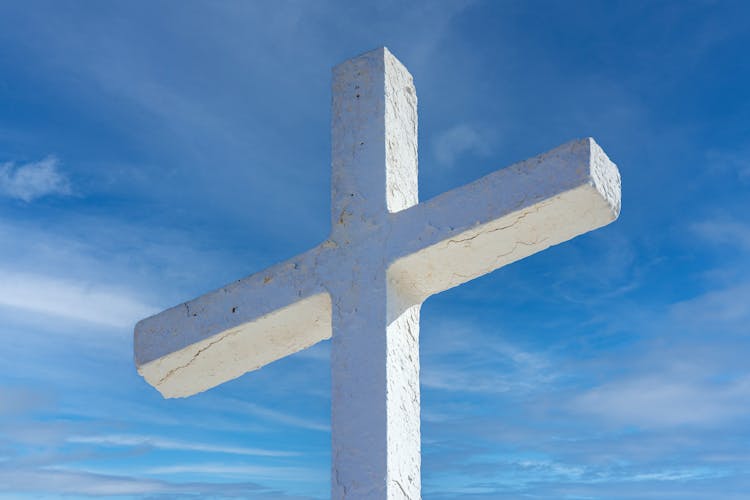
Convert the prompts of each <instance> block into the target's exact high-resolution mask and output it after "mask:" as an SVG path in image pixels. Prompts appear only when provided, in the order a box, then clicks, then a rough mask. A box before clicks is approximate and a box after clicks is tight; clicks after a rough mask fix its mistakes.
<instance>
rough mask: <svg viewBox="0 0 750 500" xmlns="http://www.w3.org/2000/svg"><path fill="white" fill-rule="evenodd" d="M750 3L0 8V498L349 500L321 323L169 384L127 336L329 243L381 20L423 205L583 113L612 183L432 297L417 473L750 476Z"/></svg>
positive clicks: (620, 492)
mask: <svg viewBox="0 0 750 500" xmlns="http://www.w3.org/2000/svg"><path fill="white" fill-rule="evenodd" d="M747 5H748V4H747V3H744V2H698V1H692V2H658V1H656V2H640V1H628V2H604V1H597V2H584V1H577V2H540V1H529V2H489V1H487V2H481V1H476V2H472V1H455V2H438V1H430V2H403V1H380V2H377V3H371V4H369V5H368V4H365V3H361V2H343V1H342V2H302V1H300V2H288V1H272V2H271V1H269V2H261V1H252V2H239V1H238V2H226V1H217V2H195V1H182V2H177V1H174V2H167V1H162V2H140V1H139V2H82V1H81V2H71V1H55V2H42V1H27V0H24V1H20V0H19V1H5V2H2V3H0V339H1V340H2V342H1V343H0V498H13V499H16V498H61V497H66V498H86V497H89V496H92V497H103V498H106V497H110V496H117V497H118V498H153V499H162V498H191V497H198V496H202V497H210V498H261V499H276V498H282V499H283V498H299V499H302V498H314V499H323V498H327V497H328V495H329V467H330V450H329V446H330V418H329V405H330V395H329V391H330V376H329V346H328V343H327V342H323V343H321V344H319V345H317V346H315V347H314V348H312V349H310V350H308V351H304V352H301V353H299V354H297V355H294V356H292V357H290V358H287V359H284V360H281V361H278V362H276V363H273V364H272V365H269V366H267V367H265V368H263V369H262V370H260V371H257V372H253V373H251V374H248V375H245V376H243V377H241V378H239V379H237V380H235V381H232V382H230V383H227V384H225V385H223V386H221V387H219V388H216V389H214V390H211V391H208V392H206V393H203V394H200V395H198V396H195V397H192V398H189V399H180V400H163V399H162V398H161V396H160V395H159V394H158V393H157V392H156V391H155V390H154V389H153V388H151V387H150V386H148V385H147V384H146V383H145V382H144V381H143V380H142V379H141V378H140V377H139V376H138V375H137V373H136V371H135V367H134V364H133V358H132V329H133V325H134V324H135V322H136V321H137V320H139V319H141V318H142V317H144V316H147V315H149V314H151V313H155V312H158V311H159V310H161V309H164V308H166V307H170V306H173V305H175V304H178V303H180V302H182V301H184V300H187V299H190V298H193V297H195V296H197V295H200V294H202V293H204V292H206V291H208V290H212V289H214V288H217V287H219V286H221V285H223V284H225V283H227V282H230V281H232V280H235V279H237V278H240V277H243V276H245V275H248V274H251V273H253V272H256V271H259V270H262V269H263V268H265V267H267V266H269V265H271V264H273V263H276V262H278V261H281V260H284V259H287V258H290V257H292V256H294V255H296V254H298V253H300V252H303V251H305V250H307V249H308V248H310V247H312V246H314V245H316V244H318V243H319V242H320V241H322V240H323V239H325V237H326V236H327V234H328V231H329V196H330V181H329V159H330V149H329V148H330V140H329V139H330V138H329V120H330V100H331V96H330V70H331V68H332V66H334V65H335V64H337V63H339V62H341V61H343V60H345V59H348V58H350V57H353V56H356V55H358V54H360V53H362V52H365V51H367V50H370V49H373V48H375V47H378V46H381V45H386V46H388V47H389V48H390V49H391V51H392V52H393V53H394V54H395V55H396V56H397V57H398V58H399V59H400V60H401V61H402V62H403V63H404V64H405V65H406V66H407V67H408V68H409V70H410V71H411V73H412V74H413V75H414V79H415V83H416V87H417V91H418V95H419V112H420V115H419V117H420V122H419V140H420V197H421V199H422V200H425V199H429V198H431V197H433V196H435V195H437V194H439V193H441V192H443V191H445V190H448V189H451V188H454V187H457V186H460V185H462V184H465V183H467V182H470V181H472V180H474V179H476V178H478V177H480V176H482V175H485V174H487V173H490V172H492V171H494V170H496V169H498V168H501V167H504V166H507V165H510V164H512V163H514V162H517V161H520V160H523V159H526V158H528V157H532V156H535V155H537V154H540V153H542V152H545V151H548V150H550V149H552V148H554V147H556V146H558V145H560V144H562V143H565V142H568V141H569V140H571V139H575V138H580V137H585V136H593V137H594V138H595V139H596V140H597V141H598V142H599V143H600V144H601V145H602V147H603V148H604V149H605V151H606V152H607V153H608V155H609V156H610V158H612V160H613V161H614V162H616V163H617V164H618V166H619V168H620V171H621V173H622V177H623V189H622V196H623V208H622V214H621V216H620V219H619V220H618V221H617V222H615V223H614V224H612V225H610V226H607V227H605V228H603V229H600V230H598V231H595V232H592V233H589V234H586V235H584V236H581V237H579V238H576V239H575V240H573V241H570V242H567V243H564V244H562V245H559V246H556V247H553V248H551V249H549V250H547V251H544V252H542V253H539V254H537V255H534V256H532V257H530V258H528V259H525V260H523V261H521V262H518V263H515V264H513V265H511V266H508V267H506V268H503V269H501V270H498V271H496V272H494V273H492V274H490V275H488V276H485V277H483V278H480V279H477V280H475V281H473V282H470V283H468V284H466V285H463V286H461V287H458V288H456V289H453V290H450V291H447V292H444V293H442V294H439V295H437V296H434V297H432V298H430V299H429V300H428V301H427V302H426V303H425V304H424V306H423V308H422V321H421V337H422V339H421V356H422V374H421V383H422V401H423V405H422V439H423V448H422V453H423V461H422V462H423V463H422V475H423V496H424V498H426V499H453V498H471V499H504V498H550V499H641V498H644V499H646V498H648V499H662V498H663V499H698V498H700V499H716V498H721V499H729V500H731V499H740V498H744V499H747V498H749V495H748V493H747V492H748V491H750V363H748V359H749V358H750V326H748V325H749V324H750V259H749V258H748V256H749V255H750V215H749V213H748V208H749V207H750V205H749V202H750V57H748V52H747V50H748V49H747V48H748V47H750V29H748V26H750V7H748V6H747Z"/></svg>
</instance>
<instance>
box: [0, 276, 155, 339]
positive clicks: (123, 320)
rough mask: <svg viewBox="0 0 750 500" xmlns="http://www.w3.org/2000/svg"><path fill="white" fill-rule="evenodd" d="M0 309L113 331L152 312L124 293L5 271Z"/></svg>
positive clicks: (90, 285) (1, 288)
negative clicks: (61, 318) (14, 309)
mask: <svg viewBox="0 0 750 500" xmlns="http://www.w3.org/2000/svg"><path fill="white" fill-rule="evenodd" d="M0 306H5V307H11V308H16V309H22V310H25V311H29V312H32V313H41V314H45V315H54V316H60V317H64V318H67V319H72V320H78V321H84V322H88V323H94V324H98V325H104V326H110V327H115V328H122V327H130V326H132V325H134V324H135V322H136V321H138V320H139V319H141V318H143V317H146V316H148V315H149V314H153V313H154V312H155V309H154V308H152V307H150V306H148V305H146V304H144V303H142V302H141V301H139V300H138V299H136V298H135V297H133V296H132V295H130V294H129V293H128V292H126V291H123V290H119V289H115V288H108V287H106V286H102V285H100V284H94V283H87V282H78V281H73V280H65V279H59V278H55V277H50V276H44V275H38V274H31V273H18V272H14V271H9V270H6V269H0Z"/></svg>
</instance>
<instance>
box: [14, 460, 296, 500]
mask: <svg viewBox="0 0 750 500" xmlns="http://www.w3.org/2000/svg"><path fill="white" fill-rule="evenodd" d="M3 492H10V493H13V494H15V495H17V494H19V493H34V494H49V495H54V498H58V497H59V495H76V496H81V495H85V496H95V497H104V496H110V495H112V496H115V495H117V496H119V495H137V496H139V497H141V498H143V497H144V496H146V495H148V497H149V498H181V497H182V498H184V497H190V498H195V497H196V496H199V495H200V496H209V497H211V498H247V497H248V496H252V498H258V499H279V498H300V497H292V496H288V495H286V494H284V493H283V492H280V491H276V490H272V489H269V488H265V487H263V486H260V485H258V484H256V483H250V482H242V483H236V482H235V483H227V482H217V483H205V482H203V483H202V482H169V481H163V480H160V479H150V478H135V477H130V476H126V475H118V474H101V473H96V472H91V471H86V470H76V469H67V468H37V469H18V468H15V467H6V468H0V494H1V493H3ZM162 495H163V497H162Z"/></svg>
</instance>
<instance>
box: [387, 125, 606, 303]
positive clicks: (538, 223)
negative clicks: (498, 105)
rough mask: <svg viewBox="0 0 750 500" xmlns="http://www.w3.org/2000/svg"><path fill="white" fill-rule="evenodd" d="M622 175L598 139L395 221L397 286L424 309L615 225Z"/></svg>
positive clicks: (568, 146)
mask: <svg viewBox="0 0 750 500" xmlns="http://www.w3.org/2000/svg"><path fill="white" fill-rule="evenodd" d="M619 212H620V174H619V171H618V170H617V166H616V165H615V164H614V163H612V162H611V161H610V160H609V158H608V157H607V155H606V154H605V153H604V151H603V150H602V149H601V147H599V145H598V144H597V143H596V142H595V141H594V140H593V139H591V138H586V139H582V140H578V141H573V142H569V143H567V144H564V145H562V146H559V147H557V148H555V149H553V150H552V151H549V152H547V153H545V154H542V155H540V156H537V157H535V158H532V159H529V160H526V161H523V162H520V163H517V164H515V165H512V166H510V167H507V168H504V169H501V170H498V171H496V172H494V173H492V174H489V175H487V176H485V177H483V178H481V179H479V180H477V181H475V182H473V183H470V184H467V185H465V186H463V187H460V188H457V189H454V190H452V191H448V192H446V193H444V194H442V195H440V196H437V197H435V198H433V199H431V200H429V201H427V202H424V203H420V204H418V205H415V206H413V207H411V208H409V209H407V210H403V211H401V212H398V213H395V214H393V215H392V224H393V227H392V232H391V234H392V237H391V238H389V240H390V241H391V242H393V244H394V245H396V244H398V245H400V246H398V247H395V248H393V249H392V250H391V252H392V257H391V259H392V262H393V263H392V264H391V266H390V268H389V271H388V273H389V280H390V281H391V283H392V284H393V285H394V286H395V289H397V290H398V291H399V295H400V296H402V297H403V298H402V300H405V301H407V302H413V303H419V302H421V301H422V300H424V299H426V298H427V297H428V296H430V295H432V294H434V293H438V292H440V291H443V290H446V289H448V288H452V287H454V286H457V285H459V284H461V283H464V282H466V281H469V280H471V279H473V278H476V277H478V276H480V275H482V274H486V273H488V272H490V271H493V270H495V269H498V268H500V267H502V266H504V265H506V264H510V263H511V262H515V261H517V260H519V259H522V258H524V257H526V256H528V255H531V254H534V253H536V252H539V251H541V250H544V249H545V248H548V247H550V246H552V245H556V244H558V243H562V242H563V241H566V240H569V239H571V238H573V237H575V236H578V235H580V234H583V233H585V232H588V231H591V230H593V229H596V228H598V227H601V226H604V225H606V224H609V223H610V222H612V221H614V220H615V219H616V218H617V217H618V215H619Z"/></svg>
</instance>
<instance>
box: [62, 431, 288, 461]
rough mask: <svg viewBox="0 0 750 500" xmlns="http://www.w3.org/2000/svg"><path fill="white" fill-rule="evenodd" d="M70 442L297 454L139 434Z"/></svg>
mask: <svg viewBox="0 0 750 500" xmlns="http://www.w3.org/2000/svg"><path fill="white" fill-rule="evenodd" d="M68 442H70V443H80V444H93V445H104V446H122V447H142V446H145V447H151V448H158V449H161V450H184V451H197V452H204V453H226V454H230V455H249V456H259V457H292V456H297V455H299V453H298V452H294V451H279V450H264V449H261V448H247V447H244V446H222V445H215V444H207V443H192V442H187V441H180V440H175V439H165V438H161V437H158V436H139V435H123V434H111V435H106V436H71V437H70V438H68Z"/></svg>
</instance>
